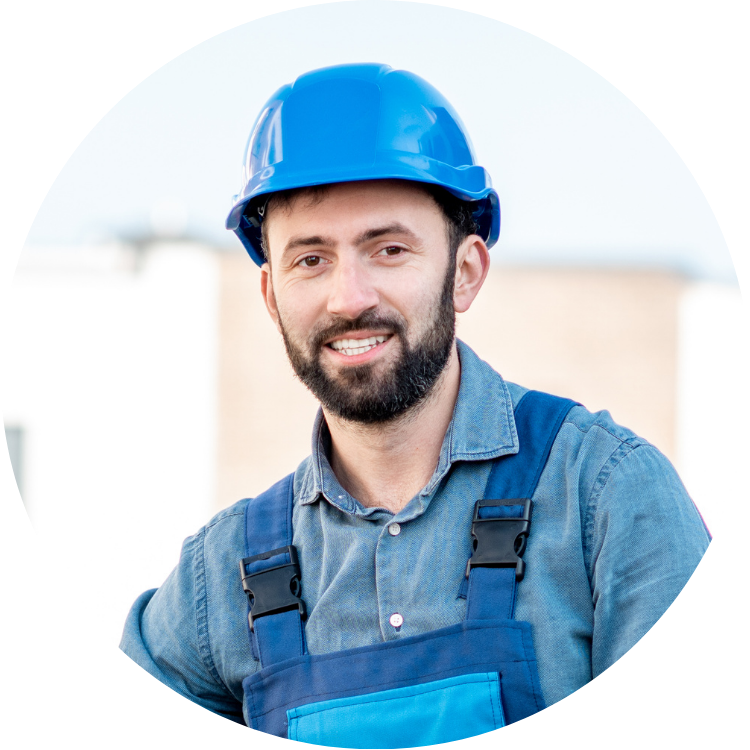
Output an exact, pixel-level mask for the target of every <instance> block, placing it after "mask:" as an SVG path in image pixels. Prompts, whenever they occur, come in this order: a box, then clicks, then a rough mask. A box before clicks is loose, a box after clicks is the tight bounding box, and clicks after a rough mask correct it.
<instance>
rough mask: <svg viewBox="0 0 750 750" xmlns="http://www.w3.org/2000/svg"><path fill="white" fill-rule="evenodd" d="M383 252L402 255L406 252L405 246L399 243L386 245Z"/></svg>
mask: <svg viewBox="0 0 750 750" xmlns="http://www.w3.org/2000/svg"><path fill="white" fill-rule="evenodd" d="M381 252H382V253H384V254H385V255H400V254H401V253H403V252H404V248H403V247H399V246H398V245H390V246H389V247H384V248H383V249H382V250H381Z"/></svg>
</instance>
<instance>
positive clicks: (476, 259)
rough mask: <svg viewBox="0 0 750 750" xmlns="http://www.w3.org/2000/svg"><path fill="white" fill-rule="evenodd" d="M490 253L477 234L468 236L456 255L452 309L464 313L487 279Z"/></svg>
mask: <svg viewBox="0 0 750 750" xmlns="http://www.w3.org/2000/svg"><path fill="white" fill-rule="evenodd" d="M489 270H490V251H489V250H488V249H487V245H486V244H485V242H484V240H483V239H482V238H481V237H480V236H479V235H478V234H472V235H469V236H468V237H467V238H466V239H465V240H464V241H463V242H462V243H461V244H460V245H459V247H458V251H457V253H456V281H455V286H454V288H453V309H454V310H455V311H456V312H459V313H462V312H466V311H467V310H468V309H469V308H470V307H471V303H472V302H474V298H475V297H476V296H477V294H479V290H480V289H481V288H482V284H484V280H485V279H486V278H487V272H488V271H489Z"/></svg>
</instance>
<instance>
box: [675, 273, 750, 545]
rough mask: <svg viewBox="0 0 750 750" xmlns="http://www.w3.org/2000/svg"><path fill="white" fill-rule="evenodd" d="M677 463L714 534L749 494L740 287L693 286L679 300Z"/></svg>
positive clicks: (744, 331) (749, 444)
mask: <svg viewBox="0 0 750 750" xmlns="http://www.w3.org/2000/svg"><path fill="white" fill-rule="evenodd" d="M679 332H680V340H679V348H678V351H679V365H678V374H679V376H678V383H677V392H678V411H677V414H678V420H677V454H678V459H677V468H678V469H679V471H680V475H681V476H682V479H683V481H684V482H685V485H686V487H687V489H688V491H689V492H690V494H691V496H692V498H693V500H694V501H695V503H696V504H697V505H698V508H699V509H700V511H701V513H702V514H703V517H704V519H705V521H706V523H707V524H708V527H709V529H710V530H711V532H712V534H713V535H714V536H718V535H719V534H720V532H721V525H722V524H723V525H724V526H725V527H726V525H727V524H730V523H731V519H732V509H733V507H734V508H735V509H737V505H738V504H739V503H742V504H744V503H745V502H746V500H747V497H748V490H747V486H746V485H745V479H744V470H745V467H746V464H747V460H748V456H750V433H748V428H747V424H746V423H745V422H744V419H743V418H742V417H743V415H745V414H747V413H748V411H747V408H748V397H747V390H748V382H750V381H749V380H748V371H747V352H746V349H747V327H746V322H745V318H744V312H743V306H742V298H741V296H740V291H739V289H738V288H737V287H735V286H730V285H724V284H711V283H695V284H691V285H690V286H688V287H687V289H686V290H685V292H684V294H683V296H682V300H681V305H680V325H679Z"/></svg>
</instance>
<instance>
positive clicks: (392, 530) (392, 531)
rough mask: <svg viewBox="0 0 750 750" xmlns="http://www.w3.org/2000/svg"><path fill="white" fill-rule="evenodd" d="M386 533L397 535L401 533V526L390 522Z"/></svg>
mask: <svg viewBox="0 0 750 750" xmlns="http://www.w3.org/2000/svg"><path fill="white" fill-rule="evenodd" d="M388 533H389V534H390V535H391V536H398V535H399V534H400V533H401V526H400V525H399V524H397V523H392V524H391V525H390V526H389V527H388Z"/></svg>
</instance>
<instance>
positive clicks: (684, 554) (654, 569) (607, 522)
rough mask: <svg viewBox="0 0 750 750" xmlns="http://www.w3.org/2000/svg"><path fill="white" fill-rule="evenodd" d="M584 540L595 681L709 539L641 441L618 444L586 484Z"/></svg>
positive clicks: (636, 636)
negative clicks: (591, 604) (590, 594)
mask: <svg viewBox="0 0 750 750" xmlns="http://www.w3.org/2000/svg"><path fill="white" fill-rule="evenodd" d="M586 539H587V545H586V546H587V561H588V567H589V575H590V578H591V584H592V590H593V602H594V631H593V641H592V669H593V676H594V677H596V676H597V675H599V674H601V673H602V672H603V671H604V670H605V669H607V668H608V667H609V666H611V665H612V664H613V663H614V662H615V661H617V659H619V658H620V657H621V656H622V655H623V654H624V653H625V652H626V651H628V650H629V649H630V648H632V647H633V646H634V645H635V644H636V643H637V642H638V641H639V640H640V639H641V638H642V637H643V636H644V635H645V634H646V633H647V632H648V630H649V629H650V628H651V627H652V626H653V625H654V624H655V623H656V621H657V620H658V619H659V618H660V617H661V616H662V615H663V614H664V612H665V611H666V610H667V608H668V607H669V605H670V604H671V603H672V602H673V601H674V600H675V598H676V597H677V595H678V594H679V593H680V591H681V590H682V588H683V586H684V585H685V584H686V583H687V581H688V579H689V578H690V576H691V575H692V574H693V571H694V570H695V568H696V566H697V565H698V563H699V562H700V560H701V557H702V556H703V554H704V552H705V551H706V548H707V547H708V544H709V542H710V536H709V534H708V532H707V529H706V527H705V525H704V523H703V520H702V518H701V517H700V514H699V513H698V511H697V509H696V507H695V505H694V504H693V502H692V500H691V499H690V497H689V496H688V494H687V492H686V490H685V488H684V487H683V485H682V482H681V481H680V479H679V477H678V476H677V473H676V471H675V470H674V468H673V467H672V465H671V464H670V463H669V461H668V460H667V459H666V458H665V457H664V456H663V455H662V454H661V453H660V452H659V451H658V450H657V449H656V448H654V447H653V446H651V445H650V444H648V443H640V444H637V445H635V446H633V445H632V444H629V443H627V442H625V443H623V444H622V445H621V446H620V448H619V449H618V450H616V451H615V453H614V454H613V455H612V456H611V457H610V460H609V461H608V463H607V465H606V466H605V467H604V469H603V470H602V472H601V473H600V475H599V477H598V479H597V482H596V484H595V486H594V490H593V493H592V496H591V499H590V502H589V509H588V518H587V524H586Z"/></svg>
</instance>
